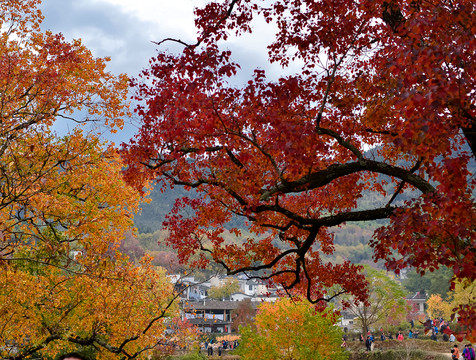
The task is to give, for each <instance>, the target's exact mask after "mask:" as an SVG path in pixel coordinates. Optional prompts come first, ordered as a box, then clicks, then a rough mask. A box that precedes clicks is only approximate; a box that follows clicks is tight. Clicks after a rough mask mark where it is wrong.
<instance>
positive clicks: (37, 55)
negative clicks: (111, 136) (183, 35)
mask: <svg viewBox="0 0 476 360" xmlns="http://www.w3.org/2000/svg"><path fill="white" fill-rule="evenodd" d="M38 3H39V1H36V0H28V1H17V0H14V1H2V2H0V25H1V31H0V110H1V113H0V115H1V120H0V358H2V359H3V358H5V359H6V358H8V359H15V360H16V359H28V358H47V357H49V358H53V357H55V356H56V355H57V354H59V353H61V352H65V351H68V350H74V349H76V350H78V349H79V350H89V351H94V352H96V353H97V358H98V359H115V358H137V357H144V356H145V355H146V350H148V348H150V347H154V346H155V345H157V344H158V343H160V342H161V341H162V340H163V339H162V338H161V336H162V334H163V330H164V328H165V324H164V323H163V318H164V316H168V315H170V314H173V312H174V307H173V305H172V300H173V294H172V289H171V285H170V284H169V283H168V281H167V280H166V278H165V274H164V272H163V271H161V270H157V269H155V268H154V267H153V266H151V265H150V261H149V259H146V258H144V259H143V260H142V264H140V265H138V266H136V265H134V264H132V263H130V262H129V261H128V259H127V258H126V257H125V256H123V255H121V254H120V253H119V252H118V251H117V247H118V246H119V243H120V240H121V239H122V238H123V237H124V234H125V232H126V231H130V230H131V229H132V217H133V214H134V212H135V211H136V210H137V207H138V204H139V196H138V193H137V191H136V190H134V189H132V188H131V187H130V186H128V185H126V184H125V182H124V181H123V180H122V177H121V176H120V171H121V169H122V168H123V166H124V165H123V163H122V161H121V159H120V158H119V156H118V154H117V152H116V150H115V149H113V148H112V147H111V146H110V145H108V144H107V143H105V142H103V141H101V140H100V139H99V138H98V136H97V135H95V133H94V132H86V127H83V126H74V129H73V130H72V131H70V132H69V133H67V134H63V135H62V136H58V135H57V134H55V133H54V132H53V131H52V125H53V123H54V122H55V121H66V119H70V121H71V123H72V124H74V122H73V121H76V122H79V123H81V122H84V123H89V124H93V125H92V126H94V123H96V122H98V125H99V122H101V126H106V128H109V129H111V130H115V129H117V128H119V127H121V126H122V118H123V117H124V116H125V115H126V114H127V113H128V108H127V103H126V101H125V100H126V96H127V86H128V84H127V78H126V77H125V76H124V75H120V76H114V75H112V74H110V73H108V72H107V71H106V70H105V67H106V59H96V58H94V57H93V56H92V54H91V53H90V51H89V50H88V49H87V48H86V47H84V45H82V44H81V42H80V41H79V40H74V41H72V42H67V41H65V39H63V37H62V36H61V35H59V34H52V33H49V32H41V31H40V23H41V20H42V16H41V13H40V12H39V10H38V9H37V6H38ZM80 110H82V111H83V113H86V114H87V115H86V118H84V119H77V118H75V116H77V114H78V111H80ZM88 129H91V127H88ZM103 130H104V129H103Z"/></svg>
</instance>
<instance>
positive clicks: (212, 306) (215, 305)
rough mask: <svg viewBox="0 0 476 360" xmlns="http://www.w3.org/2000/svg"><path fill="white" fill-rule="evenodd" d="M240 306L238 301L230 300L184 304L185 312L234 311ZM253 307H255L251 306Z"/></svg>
mask: <svg viewBox="0 0 476 360" xmlns="http://www.w3.org/2000/svg"><path fill="white" fill-rule="evenodd" d="M239 305H240V301H231V300H225V301H220V300H202V301H188V302H187V303H185V306H184V307H185V310H191V309H193V310H235V309H237V308H238V306H239ZM253 306H256V305H255V304H253Z"/></svg>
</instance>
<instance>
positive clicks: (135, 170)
mask: <svg viewBox="0 0 476 360" xmlns="http://www.w3.org/2000/svg"><path fill="white" fill-rule="evenodd" d="M255 18H261V19H264V21H265V22H266V23H268V24H269V26H270V28H269V29H265V30H257V29H255V28H254V23H253V19H255ZM195 24H196V26H197V38H196V39H190V41H186V40H184V39H180V40H179V39H166V40H164V41H158V42H157V46H158V49H159V52H158V53H157V56H155V57H154V58H153V59H152V60H151V64H150V67H149V68H148V69H146V70H145V71H144V73H143V76H142V77H140V78H138V79H135V80H133V81H132V82H131V83H132V85H133V86H134V87H135V88H136V95H135V98H136V99H137V100H138V101H140V105H139V106H138V107H137V109H136V110H137V113H138V115H139V116H140V117H141V119H142V126H141V129H140V130H139V133H138V135H137V136H136V137H135V138H134V139H133V140H132V141H131V142H130V143H129V144H128V145H125V146H124V148H123V158H124V159H125V161H126V163H127V165H128V168H127V172H126V176H127V180H128V182H129V183H130V184H132V185H133V186H135V187H136V188H138V189H140V188H142V186H143V184H144V183H146V182H148V181H150V180H154V181H157V183H158V186H159V187H163V188H166V187H169V186H183V187H184V188H185V189H192V188H193V189H195V191H197V192H198V194H199V196H198V197H197V196H192V197H188V196H186V197H184V198H182V199H179V200H178V201H177V202H176V205H175V208H174V209H173V210H172V211H171V213H170V214H169V216H168V219H167V221H166V223H165V226H166V228H167V229H169V230H170V236H169V238H168V242H169V244H170V245H172V246H173V247H174V248H176V249H178V252H179V257H180V259H181V260H182V261H183V262H189V263H191V264H193V265H195V266H200V267H203V266H206V265H207V264H208V262H209V261H215V262H217V263H219V264H221V265H222V266H223V267H224V268H225V269H226V271H227V272H228V273H229V274H235V273H238V272H242V271H245V272H246V271H252V270H260V271H262V272H265V275H264V276H262V277H263V278H265V279H270V280H271V281H274V282H275V283H279V284H281V285H282V286H283V287H284V288H285V289H287V290H288V291H296V292H300V293H304V294H305V295H306V296H307V297H308V299H310V300H311V301H313V302H320V301H323V300H329V299H331V298H332V297H334V296H336V295H339V294H341V293H343V292H347V293H351V294H353V295H354V297H353V299H355V301H365V299H366V297H367V295H368V292H367V290H366V281H365V278H364V276H363V274H362V272H361V270H362V268H361V267H360V266H356V265H353V264H351V263H350V262H343V263H340V264H334V263H329V262H327V261H325V260H324V259H323V257H324V256H325V255H327V254H332V253H333V251H334V242H333V240H334V239H333V235H332V232H331V229H332V228H333V227H339V226H341V225H344V224H345V223H347V222H350V221H354V222H362V221H368V220H378V219H388V220H389V222H388V225H386V226H381V227H380V228H379V229H378V230H377V231H376V232H375V234H374V237H373V239H372V241H371V242H370V245H371V246H372V248H373V250H374V259H375V260H382V261H383V262H384V263H385V265H386V267H387V268H388V269H389V270H393V271H395V272H397V273H398V272H399V271H400V270H401V269H402V268H406V267H414V268H416V270H417V271H418V272H419V273H421V274H423V273H425V272H426V271H432V270H434V269H437V268H439V266H441V265H444V266H446V267H448V268H450V269H452V271H453V274H454V280H457V279H465V278H468V279H469V280H470V281H471V282H472V280H474V279H475V276H476V265H475V264H476V261H475V260H476V252H475V251H474V249H475V248H476V225H475V224H476V221H475V219H476V204H475V201H474V197H473V194H474V190H475V185H476V178H475V177H474V174H472V173H471V172H470V171H469V170H468V163H469V162H470V161H474V159H475V150H476V132H475V126H476V103H475V97H474V93H475V87H476V67H475V64H476V61H475V60H476V51H475V49H476V37H475V34H476V27H475V26H476V25H475V24H476V3H475V2H474V1H473V0H455V1H446V0H427V1H420V0H411V1H410V0H391V1H388V0H385V1H384V0H377V1H374V0H358V1H354V0H336V1H327V0H296V1H290V0H273V1H264V2H262V1H258V0H222V1H209V2H208V3H207V4H206V5H204V6H203V7H201V8H197V9H195ZM255 31H260V33H261V34H262V33H263V31H264V32H266V33H274V36H273V37H272V38H271V39H270V41H269V43H268V48H267V49H268V60H269V62H272V63H276V64H279V65H281V66H282V67H283V68H285V72H284V71H283V76H281V77H279V78H277V79H276V80H274V79H273V77H268V75H267V73H266V71H265V70H263V69H261V68H256V69H255V70H254V72H253V74H252V75H251V76H248V74H244V73H243V72H240V71H241V68H240V64H239V63H237V62H236V60H235V59H236V58H235V57H234V53H233V52H232V51H231V50H230V48H229V47H227V42H228V41H230V43H231V42H233V37H234V36H238V37H240V36H243V35H245V34H246V36H247V37H248V41H253V40H252V37H253V35H254V32H255ZM157 40H160V39H157ZM170 42H175V43H178V44H182V46H183V51H182V52H180V53H177V54H173V53H170V52H167V51H165V50H166V46H167V44H168V43H170ZM296 68H298V70H295V69H296ZM284 74H286V75H284ZM236 75H240V78H242V77H243V76H244V77H247V76H248V79H247V80H246V81H243V83H242V84H241V85H240V86H237V85H234V84H236V81H237V79H238V77H237V76H236ZM369 145H370V146H375V147H374V148H373V150H372V151H368V152H366V150H368V148H369ZM465 149H468V150H465ZM405 190H411V192H409V194H412V195H411V198H410V199H408V200H406V201H405V202H403V203H400V202H398V201H397V198H398V196H399V195H400V194H401V193H402V192H403V191H405ZM368 192H371V193H372V194H374V195H376V196H379V198H380V201H379V202H365V201H364V202H360V200H361V199H362V198H363V197H364V196H365V194H368ZM360 203H366V204H367V206H366V208H364V209H362V208H359V204H360ZM236 217H240V218H243V219H244V222H245V223H247V226H248V228H247V230H249V231H250V232H252V233H253V235H254V236H250V237H249V238H247V237H244V238H243V241H242V242H241V243H240V244H229V243H226V242H224V240H223V236H222V235H223V233H224V230H225V229H227V227H226V226H227V224H228V223H230V222H232V221H233V220H234V219H235V218H236ZM232 232H234V233H235V234H236V236H238V237H239V236H240V235H241V231H240V229H238V228H234V229H233V230H232ZM257 239H259V240H257ZM276 242H280V243H281V246H276V245H275V244H276ZM333 285H337V286H333ZM328 289H333V291H328ZM455 311H457V312H459V314H460V315H461V316H460V317H459V319H460V321H462V322H464V325H467V326H468V329H469V330H470V331H471V330H472V329H473V328H474V329H476V307H475V306H474V302H472V303H470V304H468V305H465V306H460V307H459V308H458V309H455ZM472 335H473V336H474V335H476V330H475V332H474V333H473V334H472ZM474 337H476V336H474Z"/></svg>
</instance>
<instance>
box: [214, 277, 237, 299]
mask: <svg viewBox="0 0 476 360" xmlns="http://www.w3.org/2000/svg"><path fill="white" fill-rule="evenodd" d="M238 291H240V284H238V280H236V279H232V278H228V279H226V280H225V282H224V283H223V284H221V285H218V286H212V287H211V288H210V290H208V297H210V298H212V299H217V300H221V299H227V298H229V297H230V295H231V294H233V293H236V292H238Z"/></svg>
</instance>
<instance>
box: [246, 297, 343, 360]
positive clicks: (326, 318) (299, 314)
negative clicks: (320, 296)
mask: <svg viewBox="0 0 476 360" xmlns="http://www.w3.org/2000/svg"><path fill="white" fill-rule="evenodd" d="M336 320H337V316H336V315H335V313H334V312H333V310H332V309H331V308H327V309H325V310H323V311H317V310H316V309H315V307H314V306H313V305H311V304H310V303H308V302H307V301H297V302H293V300H291V299H288V298H283V299H280V300H278V301H276V302H275V303H274V304H273V303H267V302H266V303H262V304H261V305H260V306H259V308H258V313H257V315H256V318H255V322H254V324H253V325H251V326H247V327H244V328H241V331H240V332H241V335H242V343H241V345H240V347H239V348H238V353H239V355H241V356H242V358H243V360H248V359H276V360H278V359H286V360H307V359H321V360H326V359H333V360H338V359H346V358H347V354H346V353H345V351H344V350H343V349H342V348H341V347H340V344H341V342H342V335H343V332H342V330H341V329H340V328H339V327H337V326H335V322H336Z"/></svg>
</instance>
